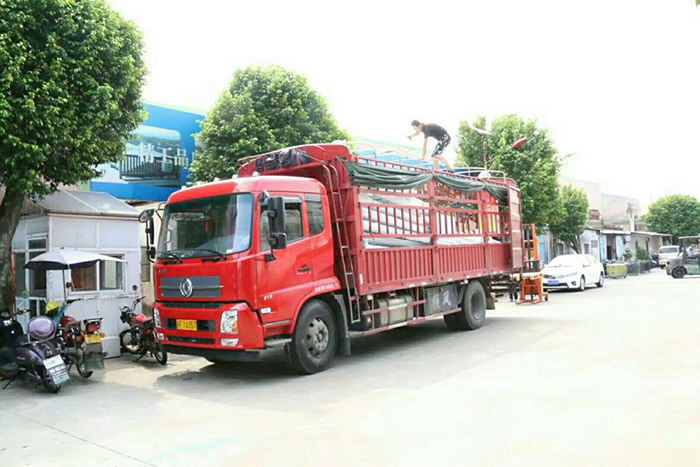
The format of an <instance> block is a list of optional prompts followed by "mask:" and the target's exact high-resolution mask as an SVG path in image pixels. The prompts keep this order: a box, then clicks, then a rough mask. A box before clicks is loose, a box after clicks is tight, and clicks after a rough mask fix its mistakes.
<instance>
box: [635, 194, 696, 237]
mask: <svg viewBox="0 0 700 467" xmlns="http://www.w3.org/2000/svg"><path fill="white" fill-rule="evenodd" d="M645 219H646V221H647V225H648V227H649V229H650V230H652V231H653V232H659V233H665V234H671V235H673V236H675V237H684V236H691V235H700V201H698V200H697V199H696V198H694V197H693V196H687V195H670V196H664V197H663V198H660V199H658V200H657V201H655V202H654V203H652V204H651V205H649V212H648V213H647V214H646V216H645Z"/></svg>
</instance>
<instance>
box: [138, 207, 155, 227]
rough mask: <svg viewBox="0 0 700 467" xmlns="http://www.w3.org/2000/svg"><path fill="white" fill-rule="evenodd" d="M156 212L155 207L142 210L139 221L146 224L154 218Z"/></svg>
mask: <svg viewBox="0 0 700 467" xmlns="http://www.w3.org/2000/svg"><path fill="white" fill-rule="evenodd" d="M155 212H156V211H155V209H146V210H145V211H141V214H139V222H140V223H142V224H144V223H146V222H148V221H149V220H151V219H153V214H155Z"/></svg>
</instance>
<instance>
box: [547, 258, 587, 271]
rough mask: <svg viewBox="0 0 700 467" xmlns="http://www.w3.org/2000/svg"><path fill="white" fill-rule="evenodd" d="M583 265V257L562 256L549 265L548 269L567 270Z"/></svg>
mask: <svg viewBox="0 0 700 467" xmlns="http://www.w3.org/2000/svg"><path fill="white" fill-rule="evenodd" d="M582 263H583V257H581V256H576V255H562V256H557V257H556V258H554V259H553V260H552V261H551V262H550V263H549V264H548V265H547V267H548V268H565V267H580V266H581V264H582Z"/></svg>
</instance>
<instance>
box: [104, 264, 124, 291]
mask: <svg viewBox="0 0 700 467" xmlns="http://www.w3.org/2000/svg"><path fill="white" fill-rule="evenodd" d="M109 256H112V257H114V258H117V259H124V257H123V256H121V255H109ZM123 289H124V263H117V262H116V261H100V290H123Z"/></svg>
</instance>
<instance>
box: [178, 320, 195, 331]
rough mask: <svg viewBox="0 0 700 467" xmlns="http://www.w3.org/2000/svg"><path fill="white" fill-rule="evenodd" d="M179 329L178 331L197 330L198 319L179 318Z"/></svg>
mask: <svg viewBox="0 0 700 467" xmlns="http://www.w3.org/2000/svg"><path fill="white" fill-rule="evenodd" d="M177 330H178V331H196V330H197V320H196V319H178V320H177Z"/></svg>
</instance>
